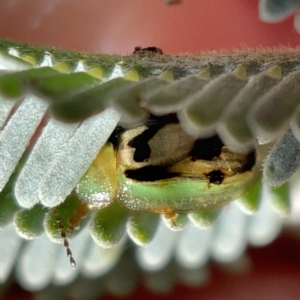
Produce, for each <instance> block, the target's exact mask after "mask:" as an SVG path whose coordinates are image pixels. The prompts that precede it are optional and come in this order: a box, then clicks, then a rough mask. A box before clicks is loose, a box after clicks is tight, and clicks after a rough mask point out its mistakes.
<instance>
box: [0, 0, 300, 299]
mask: <svg viewBox="0 0 300 300" xmlns="http://www.w3.org/2000/svg"><path fill="white" fill-rule="evenodd" d="M269 2H270V1H269ZM277 2H282V3H284V1H277ZM290 2H293V1H290ZM295 2H297V1H294V3H295ZM258 5H259V3H258V1H257V0H244V1H240V0H226V1H224V0H211V1H207V0H182V1H181V2H180V3H179V4H173V5H167V4H165V3H163V2H162V1H160V0H146V1H145V0H144V1H141V0H123V1H120V0H109V1H107V0H85V1H81V0H72V1H70V0H51V1H47V0H28V1H22V0H1V2H0V38H1V39H3V38H7V39H14V40H16V41H20V42H27V43H32V44H40V45H44V46H51V47H57V48H64V49H70V50H78V51H87V52H94V53H109V54H113V53H117V54H122V55H126V54H130V53H132V51H133V49H134V47H135V46H141V47H148V46H156V47H159V48H162V49H163V51H164V52H165V53H170V54H175V55H177V54H200V53H201V52H205V51H211V50H216V51H222V50H224V49H226V50H229V51H231V50H235V49H245V48H266V47H269V48H272V49H276V48H278V47H282V46H290V47H296V46H298V45H299V44H300V35H299V34H298V33H297V31H296V29H295V27H294V19H293V17H292V16H288V13H286V15H284V16H283V17H278V18H277V19H278V20H279V19H280V18H284V19H285V17H286V19H285V20H283V21H282V22H280V23H276V24H270V23H266V22H262V21H261V20H260V18H259V13H258ZM283 7H284V5H283ZM277 19H276V17H274V20H277ZM274 20H273V21H274ZM299 55H300V54H299ZM295 232H296V231H294V230H293V231H291V230H289V229H286V230H285V231H284V232H283V234H282V236H281V238H280V239H279V240H277V241H275V242H274V243H273V244H272V245H270V246H268V247H265V248H260V249H254V248H253V249H249V250H248V255H249V257H250V258H251V262H250V260H249V266H248V268H247V272H243V274H240V272H239V270H234V269H230V268H229V267H228V268H227V269H222V268H220V267H217V266H212V272H211V275H210V278H209V280H208V281H207V283H206V285H205V286H202V287H199V288H189V287H185V286H182V285H180V286H177V287H176V288H175V290H173V291H172V292H171V293H170V294H168V295H155V294H153V293H151V292H149V291H147V290H146V289H145V288H144V287H143V286H140V287H139V288H138V289H137V290H136V292H135V293H134V294H133V295H131V296H129V297H128V299H140V298H143V299H150V298H151V299H152V298H153V297H155V298H156V299H173V300H174V299H201V298H205V299H253V298H254V297H255V299H275V300H276V299H296V298H297V297H298V295H299V293H300V285H299V280H300V242H299V236H300V235H299V236H297V234H296V233H295ZM299 232H300V230H299ZM4 299H32V295H31V294H30V293H27V292H24V291H22V290H20V289H19V288H17V287H16V288H15V289H14V290H12V291H11V292H10V293H9V294H8V295H7V296H6V297H5V298H4ZM102 299H105V300H108V299H111V300H112V299H115V298H113V297H111V296H104V297H102ZM123 299H125V298H123Z"/></svg>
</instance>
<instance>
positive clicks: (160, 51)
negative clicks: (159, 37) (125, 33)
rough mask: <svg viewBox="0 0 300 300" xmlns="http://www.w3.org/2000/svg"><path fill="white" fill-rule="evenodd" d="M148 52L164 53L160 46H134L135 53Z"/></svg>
mask: <svg viewBox="0 0 300 300" xmlns="http://www.w3.org/2000/svg"><path fill="white" fill-rule="evenodd" d="M147 52H152V53H157V54H163V51H162V50H161V49H160V48H157V47H146V48H142V47H140V46H137V47H135V48H134V51H133V54H143V53H147Z"/></svg>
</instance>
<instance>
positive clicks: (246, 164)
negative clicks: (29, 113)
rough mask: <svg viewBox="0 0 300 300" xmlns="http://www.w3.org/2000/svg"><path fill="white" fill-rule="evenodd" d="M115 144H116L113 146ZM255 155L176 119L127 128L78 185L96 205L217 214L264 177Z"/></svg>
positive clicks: (167, 212) (114, 137)
mask: <svg viewBox="0 0 300 300" xmlns="http://www.w3.org/2000/svg"><path fill="white" fill-rule="evenodd" d="M113 140H114V141H113ZM256 160H257V159H256V153H255V151H254V150H253V151H251V152H249V153H248V154H240V153H235V152H232V151H231V150H230V149H229V148H228V147H226V146H224V145H223V143H222V142H221V140H220V139H219V138H218V136H213V137H211V138H207V139H195V138H193V137H190V136H189V135H188V134H186V133H185V131H184V130H183V129H182V128H181V126H180V124H179V122H178V119H177V117H176V116H175V115H174V114H170V115H166V116H162V117H154V116H151V117H150V119H149V120H148V122H147V123H146V124H140V125H138V126H136V127H134V128H129V129H121V130H117V131H116V132H115V133H113V135H112V138H111V139H110V140H109V141H108V142H107V143H106V145H105V146H104V147H103V149H102V150H101V151H100V153H99V155H98V157H97V158H96V160H95V161H94V163H93V164H92V166H91V167H90V169H89V170H88V171H87V173H86V174H85V176H84V177H83V178H82V179H81V181H80V182H79V184H78V186H77V193H78V195H79V197H80V198H81V199H82V200H84V201H87V202H88V203H89V204H90V205H92V206H97V207H98V208H101V207H105V206H107V205H108V204H110V203H111V202H113V201H116V200H117V201H119V203H120V205H121V206H122V207H124V208H125V209H127V210H133V211H143V212H153V213H162V214H165V215H166V216H171V217H172V216H174V215H175V214H177V213H189V212H196V211H202V210H206V209H212V208H215V207H218V206H221V205H223V204H226V203H228V202H230V201H232V200H235V199H237V198H238V197H240V196H241V195H242V194H244V193H245V192H246V191H247V190H249V188H250V187H251V186H252V185H253V184H254V182H255V181H256V179H257V174H258V166H257V165H258V164H257V161H256Z"/></svg>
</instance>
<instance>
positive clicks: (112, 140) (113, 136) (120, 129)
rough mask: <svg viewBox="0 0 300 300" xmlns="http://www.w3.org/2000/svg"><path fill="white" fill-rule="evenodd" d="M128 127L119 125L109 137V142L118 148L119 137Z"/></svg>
mask: <svg viewBox="0 0 300 300" xmlns="http://www.w3.org/2000/svg"><path fill="white" fill-rule="evenodd" d="M125 130H126V129H125V128H124V127H123V126H120V125H118V126H117V127H116V128H115V130H114V131H113V132H112V134H111V135H110V137H109V138H108V142H110V143H112V145H113V146H114V149H117V148H118V144H119V137H120V135H121V134H122V133H123V132H124V131H125Z"/></svg>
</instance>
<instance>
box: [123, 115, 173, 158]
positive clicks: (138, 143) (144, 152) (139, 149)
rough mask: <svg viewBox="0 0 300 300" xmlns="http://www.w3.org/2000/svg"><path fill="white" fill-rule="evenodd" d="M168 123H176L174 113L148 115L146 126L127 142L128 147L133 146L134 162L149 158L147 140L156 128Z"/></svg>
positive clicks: (149, 151)
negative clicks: (160, 115) (159, 115)
mask: <svg viewBox="0 0 300 300" xmlns="http://www.w3.org/2000/svg"><path fill="white" fill-rule="evenodd" d="M170 123H175V124H178V118H177V116H176V114H169V115H166V116H162V117H158V116H153V115H151V116H150V118H149V120H148V121H147V124H146V126H147V127H148V128H147V129H146V130H145V131H143V132H142V133H141V134H139V135H137V136H136V137H134V138H133V139H132V140H131V141H129V143H128V146H129V147H131V148H135V151H134V154H133V159H134V161H135V162H143V161H146V160H147V159H148V158H150V153H151V149H150V146H149V144H148V142H149V141H150V140H151V139H152V138H153V137H154V135H155V134H156V133H157V132H158V130H160V129H161V128H163V127H164V126H166V125H167V124H170Z"/></svg>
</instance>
